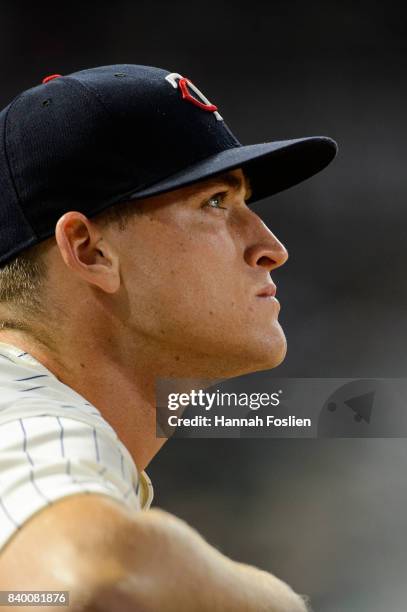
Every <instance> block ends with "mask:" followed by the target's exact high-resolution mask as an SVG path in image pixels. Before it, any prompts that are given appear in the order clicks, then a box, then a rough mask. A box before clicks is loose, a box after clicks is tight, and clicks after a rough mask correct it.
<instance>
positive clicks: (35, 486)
mask: <svg viewBox="0 0 407 612" xmlns="http://www.w3.org/2000/svg"><path fill="white" fill-rule="evenodd" d="M30 480H31V482H32V485H33V487H34V489H35V490H36V491H37V493H38V495H40V496H41V497H42V498H43V499H45V501H46V502H47V504H48V505H49V504H50V503H51V500H49V499H48V497H47V496H46V495H44V493H43V492H42V491H41V490H40V488H39V487H38V485H37V483H36V482H35V478H34V471H33V470H30Z"/></svg>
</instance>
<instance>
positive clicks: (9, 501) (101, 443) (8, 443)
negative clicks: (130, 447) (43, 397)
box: [0, 415, 143, 550]
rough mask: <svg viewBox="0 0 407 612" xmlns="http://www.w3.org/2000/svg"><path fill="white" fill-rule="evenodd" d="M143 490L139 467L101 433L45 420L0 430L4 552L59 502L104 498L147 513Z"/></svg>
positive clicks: (50, 418)
mask: <svg viewBox="0 0 407 612" xmlns="http://www.w3.org/2000/svg"><path fill="white" fill-rule="evenodd" d="M142 484H143V483H142ZM139 489H140V478H139V474H138V473H137V470H136V469H135V466H134V463H130V461H129V460H128V457H127V456H126V453H124V452H122V449H121V446H120V444H118V443H117V442H116V441H114V440H113V439H112V437H111V436H109V435H108V434H107V433H106V432H105V431H104V430H103V428H101V427H97V426H96V425H95V426H91V425H89V424H87V423H84V422H82V421H79V420H75V419H72V418H70V417H64V416H45V415H44V416H32V417H26V418H20V419H15V420H13V421H10V422H8V423H5V424H2V425H0V550H1V548H2V547H3V546H4V545H5V544H6V542H7V541H8V540H9V538H10V537H11V536H12V535H13V534H14V533H15V532H16V531H17V530H18V529H21V527H22V526H23V525H24V523H25V522H26V521H27V520H28V519H29V518H30V517H31V516H32V515H34V514H35V513H37V512H38V511H39V510H41V509H42V508H44V507H46V506H49V505H51V504H52V503H53V502H55V501H56V500H58V499H61V498H63V497H67V496H69V495H75V494H78V493H90V494H91V493H99V494H103V495H107V496H109V497H112V498H114V499H116V500H117V501H119V502H121V503H123V504H125V505H126V506H127V507H129V508H132V509H134V510H141V503H140V495H139Z"/></svg>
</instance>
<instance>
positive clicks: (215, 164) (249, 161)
mask: <svg viewBox="0 0 407 612" xmlns="http://www.w3.org/2000/svg"><path fill="white" fill-rule="evenodd" d="M337 150H338V146H337V144H336V142H335V141H334V140H332V139H331V138H328V137H326V136H311V137H308V138H297V139H295V140H282V141H275V142H265V143H261V144H255V145H247V146H240V147H234V148H232V149H227V150H225V151H221V152H220V153H216V154H215V155H212V156H210V157H208V158H206V159H203V160H201V161H200V162H197V163H195V164H193V165H191V166H188V167H187V168H185V169H184V170H181V171H180V172H177V173H176V174H173V175H171V176H169V177H167V178H166V179H164V180H161V181H159V182H157V183H155V184H154V185H151V186H149V187H147V188H144V189H141V190H139V191H135V192H133V193H131V194H130V195H127V199H139V198H146V197H149V196H153V195H159V194H160V193H164V192H166V191H171V190H173V189H179V188H180V187H185V186H187V185H191V184H193V183H196V182H198V181H201V180H204V179H207V178H210V177H211V176H214V175H215V174H219V173H221V172H224V171H226V170H232V169H234V168H243V170H244V171H245V172H246V173H247V175H248V177H249V178H250V183H251V187H252V191H253V195H252V197H251V198H250V200H249V201H250V202H255V201H257V200H260V199H262V198H265V197H267V196H271V195H273V194H275V193H278V192H279V191H283V190H284V189H288V188H289V187H292V186H293V185H297V184H298V183H300V182H301V181H304V180H305V179H307V178H309V177H311V176H313V175H314V174H316V173H317V172H319V171H320V170H322V169H323V168H325V167H326V166H327V165H328V164H329V163H330V162H331V161H332V160H333V158H334V157H335V155H336V153H337Z"/></svg>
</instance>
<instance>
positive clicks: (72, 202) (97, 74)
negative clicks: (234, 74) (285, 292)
mask: <svg viewBox="0 0 407 612" xmlns="http://www.w3.org/2000/svg"><path fill="white" fill-rule="evenodd" d="M336 151H337V145H336V143H335V141H333V140H332V139H330V138H327V137H324V136H313V137H307V138H297V139H294V140H283V141H278V142H265V143H260V144H254V145H247V146H244V145H242V144H241V143H240V142H239V141H238V140H237V139H236V137H235V136H234V135H233V134H232V132H231V131H230V129H229V128H228V127H227V125H226V123H225V121H224V120H223V117H222V115H221V113H220V110H219V109H218V108H217V107H216V105H215V104H213V103H212V102H211V101H209V100H208V98H206V96H205V95H204V94H203V93H202V91H200V89H199V88H198V86H197V85H196V84H195V82H194V81H191V80H190V79H189V78H186V77H184V76H182V75H180V74H178V73H173V72H169V71H168V70H163V69H161V68H154V67H152V66H139V65H134V64H116V65H113V66H100V67H97V68H90V69H87V70H80V71H78V72H74V73H72V74H69V75H66V76H62V75H56V74H55V75H51V76H49V77H46V78H44V79H43V81H42V83H41V84H39V85H37V86H36V87H32V88H31V89H28V90H26V91H24V92H22V93H21V94H20V95H18V96H17V97H16V98H15V99H14V100H13V101H12V102H11V103H10V104H9V105H8V106H7V107H6V108H4V109H3V110H2V111H1V112H0V264H4V263H6V262H7V261H9V260H11V259H12V258H13V257H15V256H16V255H18V254H19V253H20V252H21V251H23V250H24V249H26V248H28V247H30V246H32V245H34V244H37V243H39V242H41V241H42V240H44V239H46V238H49V237H50V236H53V235H54V233H55V225H56V223H57V221H58V219H59V218H60V217H61V216H62V215H63V214H64V213H66V212H68V211H70V210H78V211H80V212H82V213H83V214H85V215H86V216H87V217H89V218H90V217H92V216H93V215H96V214H97V213H99V212H101V211H103V210H105V209H106V208H108V207H110V206H113V205H114V204H117V203H119V202H125V201H128V200H133V199H134V200H135V205H136V204H137V202H136V200H137V199H139V198H145V197H148V196H153V195H158V194H160V193H164V192H166V191H170V190H173V189H178V188H180V187H183V186H186V185H190V184H192V183H195V182H197V181H200V180H203V179H205V178H209V177H211V176H213V175H215V174H219V173H221V172H224V171H226V170H231V169H233V168H239V167H241V168H243V169H244V170H245V172H246V173H247V175H248V176H249V178H250V180H251V185H252V189H253V196H252V198H251V200H250V201H251V202H254V201H256V200H259V199H261V198H264V197H266V196H269V195H272V194H274V193H277V192H279V191H282V190H283V189H287V188H288V187H291V186H292V185H295V184H297V183H299V182H301V181H303V180H304V179H307V178H308V177H310V176H312V175H313V174H315V173H317V172H319V171H320V170H322V169H323V168H324V167H325V166H327V165H328V164H329V163H330V161H331V160H332V159H333V158H334V157H335V155H336Z"/></svg>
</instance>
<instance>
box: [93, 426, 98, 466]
mask: <svg viewBox="0 0 407 612" xmlns="http://www.w3.org/2000/svg"><path fill="white" fill-rule="evenodd" d="M93 440H94V442H95V451H96V461H97V462H98V463H100V455H99V446H98V439H97V435H96V427H94V428H93Z"/></svg>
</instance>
